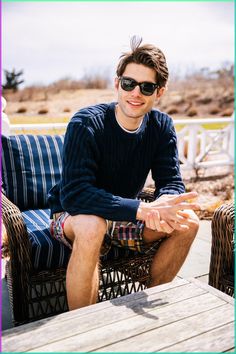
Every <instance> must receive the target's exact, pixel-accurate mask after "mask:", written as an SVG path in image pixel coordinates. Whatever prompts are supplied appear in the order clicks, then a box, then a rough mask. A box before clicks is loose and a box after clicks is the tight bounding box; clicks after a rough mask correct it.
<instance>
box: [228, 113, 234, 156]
mask: <svg viewBox="0 0 236 354" xmlns="http://www.w3.org/2000/svg"><path fill="white" fill-rule="evenodd" d="M231 118H232V119H233V121H234V113H233V114H232V116H231ZM229 153H230V156H231V158H232V160H233V161H234V124H232V126H231V129H230V135H229Z"/></svg>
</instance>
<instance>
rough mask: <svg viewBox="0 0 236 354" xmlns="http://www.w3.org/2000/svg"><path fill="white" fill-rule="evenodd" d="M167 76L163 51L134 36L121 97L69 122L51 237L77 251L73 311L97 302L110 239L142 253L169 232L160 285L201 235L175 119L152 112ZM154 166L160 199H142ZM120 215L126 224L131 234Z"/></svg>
mask: <svg viewBox="0 0 236 354" xmlns="http://www.w3.org/2000/svg"><path fill="white" fill-rule="evenodd" d="M167 80H168V68H167V64H166V60H165V56H164V54H163V53H162V51H161V50H160V49H158V48H156V47H154V46H153V45H143V46H141V41H140V40H139V41H137V40H136V38H135V37H134V38H133V39H132V40H131V52H130V53H125V54H124V55H122V56H121V59H120V62H119V64H118V68H117V77H116V79H115V88H116V90H117V94H118V102H117V103H111V104H100V105H96V106H92V107H88V108H85V109H82V110H80V111H79V112H77V113H76V114H75V115H74V116H73V118H72V119H71V121H70V123H69V125H68V128H67V132H66V135H65V143H64V151H63V170H62V179H61V181H60V183H59V184H57V185H56V186H54V187H53V188H52V190H51V191H50V193H49V203H50V206H51V214H52V217H53V221H52V225H51V230H52V235H53V236H54V237H56V238H57V239H59V240H61V241H62V242H64V243H65V244H66V245H67V246H68V247H70V248H71V249H72V253H71V257H70V261H69V264H68V269H67V278H66V286H67V298H68V304H69V308H70V309H75V308H79V307H83V306H87V305H89V304H92V303H95V302H96V299H97V292H98V265H99V257H100V254H101V250H102V249H103V248H104V247H103V246H106V243H107V239H108V238H109V237H110V241H111V243H112V244H114V245H116V246H121V247H128V248H130V249H132V250H138V251H140V252H146V251H147V250H148V248H150V247H153V245H155V243H157V241H158V240H160V239H163V238H164V239H163V241H162V242H161V244H160V246H159V248H158V249H157V251H156V254H155V256H154V259H153V263H152V266H151V280H150V286H154V285H158V284H162V283H165V282H168V281H171V280H172V279H173V278H174V277H175V275H176V274H177V272H178V271H179V269H180V267H181V266H182V264H183V262H184V260H185V258H186V256H187V254H188V251H189V249H190V246H191V244H192V242H193V240H194V238H195V236H196V233H197V230H198V218H197V216H196V215H195V213H194V211H193V210H196V209H198V208H199V206H198V205H197V204H195V203H191V202H188V200H189V198H193V197H195V196H196V193H184V185H183V182H182V179H181V175H180V170H179V162H178V153H177V145H176V133H175V130H174V127H173V122H172V120H171V118H170V117H169V116H168V115H167V114H165V113H162V112H160V111H158V110H152V108H153V105H154V103H155V101H156V99H157V98H159V97H161V96H162V95H163V93H164V91H165V87H166V84H167ZM150 170H151V171H152V176H153V179H154V181H155V188H156V190H155V201H154V202H152V203H145V202H140V201H139V200H138V199H136V197H137V195H138V193H139V192H140V191H141V190H142V188H143V186H144V183H145V180H146V177H147V175H148V173H149V171H150ZM115 221H126V222H127V226H126V231H127V230H128V231H129V235H128V237H127V238H126V239H123V240H122V239H121V238H122V237H121V236H120V235H119V225H120V223H115ZM122 227H123V229H124V227H125V226H124V225H123V224H122ZM126 233H127V232H126ZM105 234H108V235H109V236H107V235H106V237H104V236H105ZM117 234H118V236H117ZM124 234H125V233H124V232H123V233H122V234H121V235H124Z"/></svg>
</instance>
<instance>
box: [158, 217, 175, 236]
mask: <svg viewBox="0 0 236 354" xmlns="http://www.w3.org/2000/svg"><path fill="white" fill-rule="evenodd" d="M160 225H161V228H162V230H163V231H164V232H166V233H167V234H171V232H173V231H174V229H173V228H172V227H171V226H170V225H169V224H167V222H166V221H164V220H161V221H160Z"/></svg>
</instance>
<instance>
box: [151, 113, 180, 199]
mask: <svg viewBox="0 0 236 354" xmlns="http://www.w3.org/2000/svg"><path fill="white" fill-rule="evenodd" d="M152 177H153V179H154V181H155V198H158V197H160V196H161V195H163V194H180V193H184V192H185V187H184V184H183V181H182V177H181V173H180V166H179V157H178V150H177V136H176V132H175V128H174V125H173V121H172V119H171V118H170V117H169V116H167V115H166V116H165V117H164V119H163V125H162V128H161V131H160V136H159V144H158V149H157V151H156V154H155V158H154V161H153V164H152Z"/></svg>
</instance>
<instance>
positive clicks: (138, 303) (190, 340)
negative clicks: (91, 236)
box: [2, 279, 234, 352]
mask: <svg viewBox="0 0 236 354" xmlns="http://www.w3.org/2000/svg"><path fill="white" fill-rule="evenodd" d="M233 348H234V299H233V298H231V297H229V296H228V295H225V294H224V293H222V292H220V291H218V290H216V289H214V288H212V287H210V286H208V285H207V284H205V283H203V282H200V281H197V280H196V279H189V280H184V279H178V280H176V281H173V282H171V283H168V284H164V285H161V286H157V287H153V288H150V289H147V290H145V291H141V292H138V293H134V294H131V295H127V296H124V297H122V298H118V299H115V300H112V301H106V302H102V303H99V304H96V305H92V306H88V307H84V308H82V309H79V310H75V311H71V312H67V313H64V314H61V315H58V316H55V317H50V318H48V319H44V320H41V321H37V322H33V323H29V324H27V325H24V326H20V327H16V328H13V329H10V330H6V331H4V332H3V336H2V350H3V351H5V352H14V351H18V352H25V351H32V352H63V351H67V352H73V351H74V352H76V351H79V352H88V351H93V352H132V351H134V352H142V351H143V352H151V351H152V352H203V351H204V352H212V351H213V352H221V351H233Z"/></svg>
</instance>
